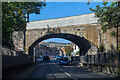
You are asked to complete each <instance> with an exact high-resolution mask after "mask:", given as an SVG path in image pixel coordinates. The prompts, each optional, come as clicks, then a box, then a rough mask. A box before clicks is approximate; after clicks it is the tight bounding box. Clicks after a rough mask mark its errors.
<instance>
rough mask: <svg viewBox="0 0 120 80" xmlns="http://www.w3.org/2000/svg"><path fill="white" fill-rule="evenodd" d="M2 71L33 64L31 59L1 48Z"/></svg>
mask: <svg viewBox="0 0 120 80" xmlns="http://www.w3.org/2000/svg"><path fill="white" fill-rule="evenodd" d="M1 52H2V69H3V70H6V69H11V68H14V67H20V66H23V65H26V64H31V63H33V57H32V56H29V55H26V54H24V53H22V52H16V51H13V50H10V49H6V48H2V50H1Z"/></svg>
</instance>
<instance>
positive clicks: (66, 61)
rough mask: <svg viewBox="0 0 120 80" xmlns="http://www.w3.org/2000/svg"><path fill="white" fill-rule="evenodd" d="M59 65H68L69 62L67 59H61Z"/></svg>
mask: <svg viewBox="0 0 120 80" xmlns="http://www.w3.org/2000/svg"><path fill="white" fill-rule="evenodd" d="M59 64H60V65H63V64H64V65H69V64H70V61H69V59H68V57H61V59H60V62H59Z"/></svg>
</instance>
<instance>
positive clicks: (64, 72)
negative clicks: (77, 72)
mask: <svg viewBox="0 0 120 80" xmlns="http://www.w3.org/2000/svg"><path fill="white" fill-rule="evenodd" d="M55 66H56V67H57V68H59V69H60V70H61V71H62V72H64V71H63V69H61V68H60V67H59V66H58V65H56V64H55ZM64 73H65V74H66V75H67V76H69V77H72V76H71V75H70V74H69V73H67V72H64ZM72 78H73V79H74V80H77V79H76V78H74V77H72Z"/></svg>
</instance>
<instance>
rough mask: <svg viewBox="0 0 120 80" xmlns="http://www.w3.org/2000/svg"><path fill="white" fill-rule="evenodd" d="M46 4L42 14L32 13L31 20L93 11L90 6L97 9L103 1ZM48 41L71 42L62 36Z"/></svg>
mask: <svg viewBox="0 0 120 80" xmlns="http://www.w3.org/2000/svg"><path fill="white" fill-rule="evenodd" d="M46 4H47V5H46V7H43V9H42V10H41V11H40V14H38V15H36V14H30V22H31V21H39V20H46V19H55V18H61V17H68V16H76V15H82V14H88V13H93V12H92V11H90V9H89V8H93V9H95V7H96V6H97V5H100V6H102V2H90V4H89V5H87V2H46ZM46 41H48V42H50V41H52V42H59V43H62V42H65V43H70V42H69V41H66V40H64V39H60V38H56V39H54V38H51V39H48V40H46Z"/></svg>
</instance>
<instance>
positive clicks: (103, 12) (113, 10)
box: [90, 1, 120, 49]
mask: <svg viewBox="0 0 120 80" xmlns="http://www.w3.org/2000/svg"><path fill="white" fill-rule="evenodd" d="M102 4H103V7H100V5H98V6H96V8H95V9H91V8H90V10H91V11H93V12H95V16H96V17H98V18H99V20H98V21H99V22H100V24H101V26H102V27H101V29H102V30H103V32H106V31H107V30H108V29H111V28H116V44H117V46H116V49H118V32H119V31H118V27H120V1H118V2H112V3H111V5H108V2H103V3H102ZM111 34H112V35H113V36H115V33H111Z"/></svg>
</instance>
